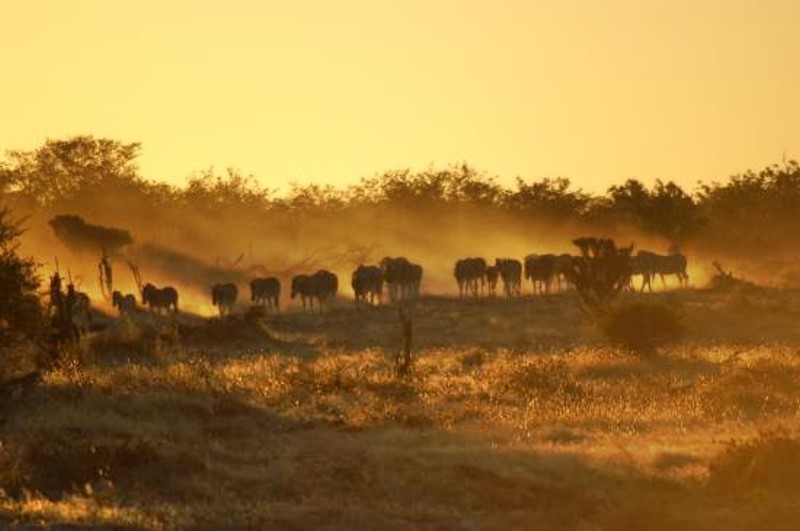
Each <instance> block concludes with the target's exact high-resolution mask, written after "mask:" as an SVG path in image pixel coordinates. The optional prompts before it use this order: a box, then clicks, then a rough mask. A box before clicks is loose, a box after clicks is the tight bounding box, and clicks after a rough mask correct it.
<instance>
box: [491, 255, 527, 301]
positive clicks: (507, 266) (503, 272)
mask: <svg viewBox="0 0 800 531" xmlns="http://www.w3.org/2000/svg"><path fill="white" fill-rule="evenodd" d="M494 265H495V267H497V269H498V271H499V272H500V278H501V279H502V280H503V291H504V292H505V294H506V297H508V298H511V297H514V296H519V295H520V293H521V287H522V263H521V262H520V261H519V260H516V259H514V258H497V259H495V261H494Z"/></svg>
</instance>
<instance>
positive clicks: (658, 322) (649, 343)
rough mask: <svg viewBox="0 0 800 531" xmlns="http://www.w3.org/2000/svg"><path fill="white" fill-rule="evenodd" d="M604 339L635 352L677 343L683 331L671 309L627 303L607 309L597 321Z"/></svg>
mask: <svg viewBox="0 0 800 531" xmlns="http://www.w3.org/2000/svg"><path fill="white" fill-rule="evenodd" d="M599 322H600V328H601V329H602V331H603V334H605V336H606V338H607V339H608V340H609V341H611V342H612V343H614V344H617V345H619V346H622V347H624V348H626V349H628V350H631V351H633V352H637V353H651V352H653V351H654V350H655V349H657V348H658V347H662V346H665V345H668V344H670V343H673V342H676V341H679V340H680V339H681V338H682V337H683V334H684V331H685V328H684V324H683V320H682V318H681V315H680V312H679V311H678V310H677V309H675V308H674V307H671V306H667V305H664V304H657V303H650V302H628V303H624V304H621V305H618V306H616V307H615V308H613V309H611V310H609V311H608V312H606V313H605V314H603V315H602V317H601V318H600V320H599Z"/></svg>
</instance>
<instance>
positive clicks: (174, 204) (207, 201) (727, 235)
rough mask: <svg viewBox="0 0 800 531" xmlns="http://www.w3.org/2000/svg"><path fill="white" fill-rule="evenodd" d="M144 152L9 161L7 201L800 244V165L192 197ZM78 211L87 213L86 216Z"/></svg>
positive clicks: (460, 171)
mask: <svg viewBox="0 0 800 531" xmlns="http://www.w3.org/2000/svg"><path fill="white" fill-rule="evenodd" d="M140 149H141V146H140V145H139V144H138V143H131V144H125V143H122V142H118V141H115V140H109V139H97V138H93V137H91V136H79V137H74V138H69V139H65V140H48V141H47V142H45V144H44V145H42V146H41V147H39V148H38V149H36V150H34V151H8V152H7V155H6V159H5V161H4V162H2V163H0V194H1V195H0V197H2V199H3V200H4V202H9V201H12V202H15V203H22V204H27V205H31V206H33V205H36V206H48V207H52V208H54V209H57V210H60V211H64V212H67V211H74V210H82V211H85V210H86V206H87V205H94V206H93V207H92V209H93V210H97V209H103V208H109V207H112V206H113V205H114V204H116V203H117V201H118V200H120V199H125V200H126V202H128V203H129V204H130V203H134V202H136V203H139V204H141V205H147V206H148V208H150V209H153V210H162V209H168V210H169V211H171V212H180V211H181V210H183V209H186V208H187V206H191V208H192V209H199V210H200V211H204V212H207V213H211V212H214V213H215V215H216V216H217V217H219V216H222V217H225V216H228V215H231V214H232V213H234V212H237V213H243V212H244V211H246V212H247V213H248V215H250V214H258V215H264V216H266V215H272V216H276V215H277V216H280V215H282V214H288V213H305V214H317V213H319V212H321V211H328V212H339V213H341V212H342V211H347V210H352V209H361V208H364V207H365V206H380V207H381V208H386V207H389V208H391V209H392V210H400V211H402V210H407V209H414V210H415V211H419V209H420V207H421V206H430V207H440V206H445V205H446V206H448V207H454V208H479V209H485V210H494V211H503V212H507V213H511V214H513V215H514V216H515V217H518V218H520V219H522V220H524V219H526V218H537V219H543V218H544V219H547V220H553V221H565V220H569V221H572V222H589V223H592V224H594V225H599V226H607V227H611V226H620V225H623V226H630V227H634V228H636V229H638V230H639V231H641V232H643V233H647V234H652V235H655V236H659V237H661V238H663V239H665V240H667V241H669V242H672V243H674V244H685V243H687V242H690V241H693V242H702V243H704V244H712V243H716V244H718V245H722V246H724V247H725V248H729V247H731V246H732V247H734V248H736V249H738V250H747V249H752V248H754V247H757V248H758V249H759V250H760V252H761V253H765V254H767V255H769V254H770V253H776V254H780V253H781V252H782V249H783V248H784V247H785V246H786V244H787V243H789V242H794V241H797V239H798V236H800V209H797V205H798V204H800V165H798V163H797V162H796V161H794V160H790V161H788V162H785V163H783V164H776V165H773V166H769V167H767V168H764V169H763V170H761V171H758V172H754V171H747V172H745V173H742V174H740V175H735V176H733V177H731V179H730V180H729V181H728V182H725V183H719V182H711V183H706V184H699V185H698V188H697V190H695V191H694V192H687V191H686V190H684V189H683V188H682V187H680V186H679V185H677V184H675V183H674V182H672V181H669V182H662V181H660V180H658V181H656V183H655V185H654V186H652V187H650V188H648V187H647V186H645V185H644V184H643V183H642V182H640V181H638V180H635V179H629V180H627V181H626V182H624V183H623V184H619V185H614V186H611V187H610V188H609V189H608V191H607V193H606V194H605V195H592V194H589V193H587V192H585V191H583V190H581V189H579V188H575V187H574V186H573V185H572V183H571V182H570V181H569V179H565V178H545V179H541V180H538V181H528V180H524V179H522V178H519V177H518V178H517V179H516V184H515V186H514V188H513V189H508V188H505V187H503V186H501V185H500V184H498V182H497V178H496V177H492V176H489V175H487V174H485V173H481V172H479V171H477V170H475V169H474V168H472V167H470V166H468V165H467V164H462V165H456V166H451V167H448V168H444V169H430V170H426V171H421V172H416V173H415V172H411V171H410V170H393V171H387V172H385V173H383V174H380V175H377V176H374V177H370V178H364V179H362V180H361V182H360V183H359V184H357V185H353V186H349V187H347V188H344V189H337V188H333V187H330V186H319V185H313V184H312V185H305V186H301V185H294V186H293V187H292V188H291V190H290V191H289V192H288V193H287V194H285V195H283V196H277V195H275V193H274V192H273V191H271V190H269V189H267V188H264V187H263V186H261V185H260V184H259V183H258V181H257V180H256V179H255V178H254V177H253V176H245V175H243V174H241V173H240V172H238V171H236V170H232V169H229V170H228V171H227V172H226V173H225V174H224V175H219V174H217V173H215V172H214V171H213V170H208V171H205V172H202V173H200V174H196V175H193V176H190V177H188V179H187V183H186V185H185V186H182V187H179V186H171V185H167V184H164V183H160V182H154V181H150V180H147V179H145V178H144V177H142V176H141V175H140V174H139V170H138V168H137V165H136V158H137V157H138V155H139V152H140ZM76 207H79V208H76Z"/></svg>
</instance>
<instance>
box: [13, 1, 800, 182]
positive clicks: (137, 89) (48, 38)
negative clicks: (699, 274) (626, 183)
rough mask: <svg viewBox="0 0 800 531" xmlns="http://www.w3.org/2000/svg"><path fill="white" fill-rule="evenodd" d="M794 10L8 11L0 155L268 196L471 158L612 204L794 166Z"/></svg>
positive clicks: (296, 5)
mask: <svg viewBox="0 0 800 531" xmlns="http://www.w3.org/2000/svg"><path fill="white" fill-rule="evenodd" d="M798 27H800V1H797V0H582V1H577V0H552V1H551V0H548V1H544V0H527V1H522V0H520V1H512V0H495V1H488V0H486V1H471V0H461V1H454V0H453V1H450V0H403V1H390V0H330V1H323V0H318V1H302V0H294V1H280V2H277V1H269V0H263V1H257V0H252V1H244V0H226V1H221V0H220V1H215V2H211V1H205V0H194V1H170V0H160V1H154V0H135V1H130V0H129V1H124V2H123V1H112V0H70V1H61V0H51V1H44V0H38V1H37V0H26V1H24V2H23V1H16V0H2V4H0V60H1V61H0V69H1V70H0V72H2V75H1V76H0V149H2V150H5V149H32V148H34V147H36V146H38V145H39V144H41V143H42V142H43V141H44V140H45V139H46V138H48V137H49V138H62V137H66V136H70V135H75V134H93V135H95V136H107V137H111V138H115V139H119V140H123V141H139V142H142V144H143V154H142V158H141V161H140V162H141V168H142V173H143V174H144V175H145V176H146V177H150V178H156V179H163V180H168V181H171V182H182V181H183V179H184V178H185V177H186V176H187V175H188V174H190V173H192V172H193V171H197V170H202V169H205V168H208V167H209V166H212V165H213V166H214V167H216V168H218V169H220V170H222V169H224V168H226V167H228V166H232V167H236V168H239V169H241V170H242V171H243V172H245V173H252V174H254V175H256V176H257V177H258V178H259V179H260V180H262V181H263V182H264V183H265V184H267V185H268V186H270V187H283V186H285V184H286V183H287V182H289V181H293V180H294V181H298V182H304V183H305V182H311V181H316V182H324V183H334V184H340V185H345V184H348V183H351V182H355V181H357V179H358V178H359V177H362V176H370V175H373V174H375V173H377V172H381V171H384V170H388V169H396V168H403V167H411V168H413V169H424V168H426V167H427V166H429V165H430V164H434V165H446V164H449V163H452V162H459V161H463V160H466V161H467V162H469V163H470V164H472V165H473V166H475V167H477V168H478V169H480V170H485V171H487V172H489V173H491V174H496V175H499V176H501V178H502V179H501V181H502V182H504V183H510V182H511V179H513V177H515V176H517V175H519V176H522V177H525V178H540V177H546V176H551V177H555V176H564V177H569V178H571V179H572V180H573V181H574V182H575V183H576V184H577V185H579V186H581V187H583V188H586V189H589V190H593V191H598V190H604V189H605V188H606V187H607V186H608V185H609V184H612V183H617V182H620V181H621V180H622V179H625V178H628V177H639V178H641V179H643V180H644V181H645V182H652V180H653V179H655V178H662V179H674V180H676V181H678V182H680V183H682V184H686V185H688V186H690V187H691V186H692V185H693V183H694V182H695V181H696V180H698V179H703V180H711V179H724V178H726V177H727V176H729V175H730V174H732V173H736V172H739V171H742V170H745V169H747V168H754V169H757V168H760V167H762V166H764V165H766V164H771V163H774V162H779V161H780V160H781V157H782V156H783V153H784V152H786V154H787V156H788V157H794V158H800V39H798V38H797V28H798Z"/></svg>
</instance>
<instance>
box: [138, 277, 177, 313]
mask: <svg viewBox="0 0 800 531" xmlns="http://www.w3.org/2000/svg"><path fill="white" fill-rule="evenodd" d="M142 304H146V305H147V306H148V307H149V308H150V311H151V312H152V311H154V310H158V313H161V310H162V309H163V310H164V311H167V312H169V310H170V308H171V309H172V311H173V313H175V314H177V313H178V290H176V289H175V288H173V287H172V286H166V287H163V288H157V287H155V286H154V285H153V284H150V283H149V282H148V283H147V284H146V285H145V286H144V288H142Z"/></svg>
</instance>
